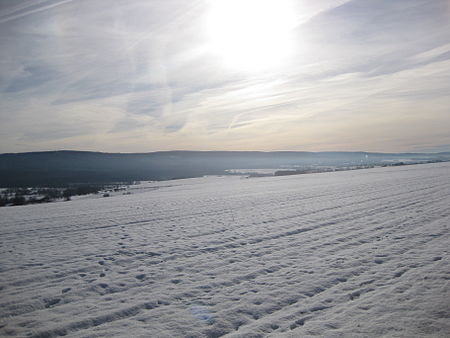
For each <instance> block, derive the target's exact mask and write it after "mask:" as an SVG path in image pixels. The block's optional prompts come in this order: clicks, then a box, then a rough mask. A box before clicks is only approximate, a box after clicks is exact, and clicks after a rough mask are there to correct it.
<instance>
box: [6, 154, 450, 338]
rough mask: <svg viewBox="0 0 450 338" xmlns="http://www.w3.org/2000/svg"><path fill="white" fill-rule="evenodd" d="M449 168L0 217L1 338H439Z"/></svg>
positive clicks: (100, 201)
mask: <svg viewBox="0 0 450 338" xmlns="http://www.w3.org/2000/svg"><path fill="white" fill-rule="evenodd" d="M449 187H450V164H449V163H436V164H423V165H415V166H403V167H390V168H375V169H367V170H358V171H347V172H333V173H321V174H309V175H297V176H284V177H266V178H255V179H245V180H244V179H240V178H239V177H205V178H197V179H186V180H176V181H170V182H153V183H146V188H145V189H141V190H139V189H135V192H134V193H133V194H131V195H116V196H112V197H110V198H91V199H79V200H74V201H70V202H61V203H49V204H41V205H27V206H18V207H7V208H0V223H1V226H0V241H1V246H0V250H1V255H0V259H1V261H0V263H1V266H0V287H1V290H0V293H1V300H0V314H1V316H2V319H1V322H0V336H4V337H8V336H19V337H27V336H30V337H57V336H61V335H68V336H70V337H113V336H115V337H219V336H223V335H225V336H226V337H266V336H267V337H312V336H319V337H352V336H354V337H383V336H384V337H449V336H450V306H449V299H450V284H449V281H450V263H449V248H450V245H449V244H450V241H449V224H450V208H449V205H450V190H449Z"/></svg>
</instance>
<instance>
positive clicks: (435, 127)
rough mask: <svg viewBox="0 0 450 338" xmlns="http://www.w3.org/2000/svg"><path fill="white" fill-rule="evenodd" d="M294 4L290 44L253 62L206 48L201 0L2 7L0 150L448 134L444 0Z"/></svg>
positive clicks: (417, 141) (422, 144) (370, 144)
mask: <svg viewBox="0 0 450 338" xmlns="http://www.w3.org/2000/svg"><path fill="white" fill-rule="evenodd" d="M295 4H296V6H295V11H296V18H297V24H296V25H295V27H294V29H293V31H292V34H293V41H294V42H293V47H294V48H293V51H292V54H291V56H290V57H289V58H287V59H286V60H285V62H284V64H283V65H282V66H281V67H278V68H276V69H270V70H267V71H264V72H256V73H252V72H245V71H242V70H238V69H232V68H230V67H227V66H226V65H224V64H223V63H222V62H221V60H220V59H219V58H218V57H217V55H215V54H214V53H211V52H210V51H209V50H208V47H207V46H208V41H207V39H208V36H207V35H208V34H206V33H207V32H206V31H205V25H204V22H205V16H206V15H207V13H208V5H209V1H207V0H198V1H189V2H187V1H182V0H171V1H165V0H152V1H143V0H142V1H133V2H131V3H128V4H125V3H121V2H111V3H109V5H108V6H105V3H104V2H103V1H97V0H92V1H86V2H80V1H69V0H66V1H50V0H48V1H23V2H20V3H19V2H18V3H15V2H11V4H10V5H8V6H5V5H3V6H2V8H1V13H0V60H1V61H0V99H1V101H0V102H1V103H0V105H1V110H0V137H1V139H2V142H1V147H0V151H5V152H6V151H28V150H43V149H61V148H70V149H89V150H102V151H152V150H167V149H203V150H207V149H263V150H276V149H289V150H293V149H298V150H326V149H347V150H356V149H361V150H377V151H404V150H405V151H407V150H416V149H419V148H420V149H441V148H439V147H444V148H445V146H441V145H446V144H450V129H449V127H448V126H450V110H449V109H450V95H449V94H448V93H450V84H449V82H448V79H449V78H450V38H449V36H450V35H449V34H448V32H449V31H450V19H449V18H450V16H449V13H450V11H449V2H448V1H447V0H398V1H390V0H368V1H358V0H354V1H345V0H342V1H331V0H322V1H312V0H302V1H296V2H295ZM255 10H256V9H255ZM433 147H434V148H433Z"/></svg>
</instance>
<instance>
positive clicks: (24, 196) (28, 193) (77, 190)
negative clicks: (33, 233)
mask: <svg viewBox="0 0 450 338" xmlns="http://www.w3.org/2000/svg"><path fill="white" fill-rule="evenodd" d="M103 189H104V186H100V185H80V186H74V187H67V188H9V189H5V190H3V191H2V193H1V194H0V207H2V206H7V205H26V204H35V203H48V202H52V201H55V200H58V199H65V200H66V201H68V200H70V199H71V197H72V196H76V195H88V194H97V193H98V192H99V191H101V190H103Z"/></svg>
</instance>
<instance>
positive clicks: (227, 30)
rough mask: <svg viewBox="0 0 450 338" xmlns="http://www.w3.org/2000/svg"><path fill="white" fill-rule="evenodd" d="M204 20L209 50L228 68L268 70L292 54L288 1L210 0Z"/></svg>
mask: <svg viewBox="0 0 450 338" xmlns="http://www.w3.org/2000/svg"><path fill="white" fill-rule="evenodd" d="M207 20H208V21H207V31H208V34H209V41H210V45H209V49H210V50H211V51H212V52H213V53H214V54H216V55H217V56H218V57H219V58H220V59H222V61H223V62H224V64H225V65H226V66H228V67H232V68H237V69H239V70H241V71H261V70H267V69H270V68H273V67H277V66H279V65H281V64H282V62H283V60H285V58H286V57H287V56H288V55H289V54H290V52H291V48H292V41H291V36H290V35H291V34H290V32H291V30H292V28H293V27H294V25H295V21H294V9H293V5H292V1H291V0H212V1H211V8H210V12H209V15H208V19H207Z"/></svg>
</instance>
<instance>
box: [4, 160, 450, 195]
mask: <svg viewBox="0 0 450 338" xmlns="http://www.w3.org/2000/svg"><path fill="white" fill-rule="evenodd" d="M405 159H407V160H414V161H436V160H450V153H435V154H427V153H402V154H386V153H366V152H295V151H291V152H289V151H281V152H257V151H247V152H246V151H166V152H154V153H143V154H113V153H99V152H83V151H49V152H32V153H17V154H0V187H53V188H57V187H66V186H67V185H68V184H78V185H80V184H85V185H102V184H109V183H112V182H125V181H144V180H167V179H174V178H186V177H199V176H203V175H223V174H227V172H226V170H228V169H252V168H267V169H269V168H270V169H283V168H289V167H301V166H351V165H379V164H382V163H383V162H384V161H400V160H405Z"/></svg>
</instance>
